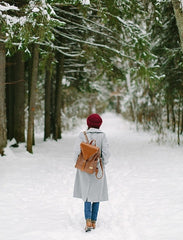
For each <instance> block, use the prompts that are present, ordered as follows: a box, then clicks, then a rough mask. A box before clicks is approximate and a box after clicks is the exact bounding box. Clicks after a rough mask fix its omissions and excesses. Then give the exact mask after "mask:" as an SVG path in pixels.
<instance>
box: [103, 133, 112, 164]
mask: <svg viewBox="0 0 183 240" xmlns="http://www.w3.org/2000/svg"><path fill="white" fill-rule="evenodd" d="M101 152H102V162H103V164H104V165H106V164H107V163H108V162H109V160H108V159H109V157H110V152H109V143H108V140H107V137H106V135H105V133H104V135H103V139H102V147H101Z"/></svg>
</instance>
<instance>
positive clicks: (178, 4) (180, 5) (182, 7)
mask: <svg viewBox="0 0 183 240" xmlns="http://www.w3.org/2000/svg"><path fill="white" fill-rule="evenodd" d="M172 4H173V8H174V13H175V17H176V21H177V27H178V30H179V36H180V43H181V48H182V51H183V1H181V0H172Z"/></svg>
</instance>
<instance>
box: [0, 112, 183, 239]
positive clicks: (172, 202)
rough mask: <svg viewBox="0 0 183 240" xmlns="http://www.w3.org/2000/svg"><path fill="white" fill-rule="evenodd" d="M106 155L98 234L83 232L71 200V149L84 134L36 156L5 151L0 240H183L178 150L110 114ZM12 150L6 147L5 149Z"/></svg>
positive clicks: (41, 145) (78, 205) (181, 151)
mask: <svg viewBox="0 0 183 240" xmlns="http://www.w3.org/2000/svg"><path fill="white" fill-rule="evenodd" d="M102 117H103V120H104V123H103V126H102V129H103V130H105V132H106V134H107V137H108V139H109V143H110V148H111V158H110V163H109V165H108V167H106V171H107V177H108V186H109V197H110V200H109V201H108V202H102V203H101V205H100V212H99V217H98V222H97V228H96V229H95V230H93V231H91V232H89V233H85V232H84V216H83V202H82V200H80V199H74V198H73V197H72V191H73V184H74V177H75V168H74V163H73V158H72V157H73V145H74V142H75V139H76V137H77V135H78V133H79V132H80V130H83V129H85V124H84V123H85V122H83V123H82V126H81V128H79V129H75V130H73V131H70V132H66V133H64V134H63V139H62V140H59V141H58V142H55V141H53V140H48V141H47V142H43V140H42V136H39V135H37V137H36V146H35V147H34V154H33V155H32V154H29V153H28V152H26V151H25V144H21V146H20V147H19V148H14V149H13V148H10V147H7V148H6V156H5V157H1V158H0V186H1V187H0V213H1V214H0V236H1V239H2V240H62V239H64V240H65V239H67V240H72V239H80V240H84V239H89V240H90V239H96V240H98V239H103V240H108V239H109V240H113V239H114V240H118V239H119V240H182V236H183V157H182V156H183V148H182V147H177V146H170V145H168V144H166V145H158V144H157V143H155V142H152V141H151V139H152V136H151V135H149V134H147V133H144V132H135V130H133V128H132V127H131V125H130V124H129V123H128V122H126V121H124V120H123V119H122V118H121V117H119V116H116V115H115V114H112V113H106V114H104V115H103V116H102ZM10 144H11V143H9V145H10Z"/></svg>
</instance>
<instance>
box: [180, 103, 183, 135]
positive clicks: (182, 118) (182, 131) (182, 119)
mask: <svg viewBox="0 0 183 240" xmlns="http://www.w3.org/2000/svg"><path fill="white" fill-rule="evenodd" d="M181 106H182V107H181V131H180V133H181V134H182V133H183V101H182V105H181Z"/></svg>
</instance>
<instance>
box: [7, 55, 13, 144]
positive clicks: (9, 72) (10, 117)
mask: <svg viewBox="0 0 183 240" xmlns="http://www.w3.org/2000/svg"><path fill="white" fill-rule="evenodd" d="M14 65H15V58H14V57H7V58H6V117H7V138H8V139H9V140H11V139H13V138H14V80H15V74H14V73H15V67H14Z"/></svg>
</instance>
